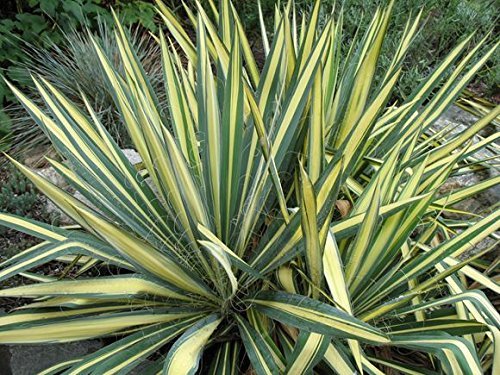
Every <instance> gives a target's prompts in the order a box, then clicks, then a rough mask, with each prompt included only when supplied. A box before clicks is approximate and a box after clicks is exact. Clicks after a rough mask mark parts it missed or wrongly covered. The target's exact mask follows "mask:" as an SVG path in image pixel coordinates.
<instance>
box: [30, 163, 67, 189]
mask: <svg viewBox="0 0 500 375" xmlns="http://www.w3.org/2000/svg"><path fill="white" fill-rule="evenodd" d="M36 173H38V174H39V175H40V176H42V177H43V178H45V179H46V180H48V181H49V182H51V183H53V184H54V185H56V186H58V187H60V188H63V189H64V188H66V187H67V186H68V184H67V183H66V181H65V180H64V178H63V177H62V176H61V175H60V174H59V173H57V171H56V170H55V169H54V168H53V167H47V168H42V169H38V170H37V171H36Z"/></svg>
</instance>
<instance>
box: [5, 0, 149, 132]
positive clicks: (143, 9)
mask: <svg viewBox="0 0 500 375" xmlns="http://www.w3.org/2000/svg"><path fill="white" fill-rule="evenodd" d="M111 7H114V8H115V9H116V10H117V11H118V12H119V14H120V17H121V18H122V19H123V23H124V24H126V25H130V24H141V25H142V26H144V27H146V28H148V29H150V30H152V31H156V29H155V25H154V23H153V17H154V14H155V10H154V7H153V6H152V4H150V3H148V2H146V1H137V0H126V1H123V0H122V1H120V0H112V1H109V0H2V3H1V7H0V69H1V70H0V72H1V73H2V74H3V75H5V76H6V77H8V78H9V79H11V80H13V81H16V82H17V83H18V84H21V85H23V83H26V81H27V77H26V74H25V71H24V70H23V69H19V68H18V67H19V66H20V65H22V63H23V62H24V61H25V60H26V59H27V58H28V56H27V53H26V49H27V48H30V47H38V48H49V47H50V46H53V45H54V44H58V43H60V42H62V41H63V40H64V35H65V34H66V33H67V32H70V31H73V30H82V29H84V28H85V27H88V28H90V29H95V28H96V27H97V25H98V22H99V20H101V22H110V21H111V20H112V15H111V11H110V8H111ZM11 100H12V94H11V93H10V92H9V91H8V89H7V87H6V86H5V83H4V82H3V81H1V82H0V138H1V137H2V135H4V134H6V133H7V131H8V129H9V119H8V117H7V116H6V114H5V112H4V111H3V107H4V106H6V105H8V104H10V103H11Z"/></svg>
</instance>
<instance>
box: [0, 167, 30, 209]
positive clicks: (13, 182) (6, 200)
mask: <svg viewBox="0 0 500 375" xmlns="http://www.w3.org/2000/svg"><path fill="white" fill-rule="evenodd" d="M6 173H8V177H9V178H8V180H7V181H2V186H1V187H0V211H2V212H11V213H13V214H15V215H19V216H27V217H29V216H30V211H31V209H32V207H33V205H34V204H35V202H36V201H37V199H38V195H37V193H36V191H35V188H34V186H33V184H32V183H31V182H30V181H29V180H28V179H27V178H26V177H25V176H24V175H23V174H22V173H20V172H19V170H17V168H13V167H10V168H8V170H7V172H6Z"/></svg>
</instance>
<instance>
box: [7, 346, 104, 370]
mask: <svg viewBox="0 0 500 375" xmlns="http://www.w3.org/2000/svg"><path fill="white" fill-rule="evenodd" d="M101 347H102V343H101V341H99V340H87V341H79V342H69V343H64V344H50V345H47V344H44V345H9V346H3V347H2V351H0V353H2V356H3V357H4V358H1V357H0V363H3V362H2V361H5V360H6V359H8V360H9V365H8V367H7V368H6V369H5V368H4V370H2V372H1V374H2V375H4V374H6V375H7V374H12V375H33V374H36V373H38V372H40V371H42V370H45V369H46V368H49V367H51V366H53V365H55V364H57V363H60V362H63V361H68V360H70V359H74V358H78V357H81V356H84V355H87V354H89V353H92V352H94V351H96V350H98V349H99V348H101ZM5 357H10V358H5ZM9 371H10V372H9Z"/></svg>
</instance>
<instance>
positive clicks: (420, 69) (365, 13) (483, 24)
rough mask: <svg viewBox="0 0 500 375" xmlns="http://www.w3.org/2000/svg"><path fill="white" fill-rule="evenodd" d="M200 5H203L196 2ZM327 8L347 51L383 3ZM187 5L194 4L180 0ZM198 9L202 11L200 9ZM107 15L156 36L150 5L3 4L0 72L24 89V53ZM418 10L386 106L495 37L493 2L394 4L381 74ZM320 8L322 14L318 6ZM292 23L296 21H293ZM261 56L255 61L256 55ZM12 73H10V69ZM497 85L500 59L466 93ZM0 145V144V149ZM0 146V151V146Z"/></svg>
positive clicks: (5, 101) (141, 0) (349, 2)
mask: <svg viewBox="0 0 500 375" xmlns="http://www.w3.org/2000/svg"><path fill="white" fill-rule="evenodd" d="M201 2H202V3H204V2H205V3H206V0H202V1H201ZM276 2H277V1H276V0H261V3H262V9H263V12H264V18H265V20H266V22H268V24H269V29H272V28H271V24H272V22H273V16H274V7H275V4H276ZM295 2H296V4H297V5H298V8H303V9H304V8H305V9H307V8H308V7H310V6H312V3H313V0H295ZM335 2H336V3H337V6H336V7H335V11H336V12H340V10H341V9H343V11H344V33H345V41H346V43H345V45H344V48H345V49H347V48H348V47H349V41H350V40H352V38H353V36H354V34H355V33H356V30H357V28H358V25H359V23H360V19H362V25H363V26H367V24H368V22H369V21H370V20H371V18H372V15H373V14H374V12H375V9H376V7H377V6H379V5H383V4H385V3H386V2H387V1H386V0H337V1H335V0H323V3H325V4H327V5H331V6H333V5H334V3H335ZM166 3H167V4H168V5H169V6H170V7H171V8H172V9H174V10H175V11H176V12H177V13H178V14H179V17H180V19H181V21H182V20H183V19H184V20H185V21H186V22H187V16H186V15H185V14H184V12H183V9H182V4H181V2H179V1H175V0H170V1H166ZM186 3H188V4H190V5H193V4H194V0H186ZM205 5H206V4H205ZM235 6H236V8H237V9H238V12H239V14H240V15H241V18H242V21H243V23H244V25H245V29H246V30H248V31H249V36H250V42H251V43H252V44H253V47H254V49H255V50H256V55H257V58H258V56H259V53H258V50H259V49H261V48H262V47H261V43H260V31H259V30H260V29H259V24H258V11H257V1H246V0H245V1H237V2H235ZM111 7H113V8H115V9H116V10H117V11H118V12H119V13H120V16H121V18H122V19H123V23H124V24H125V25H132V24H140V25H142V26H144V27H145V28H147V29H150V30H151V31H156V26H155V25H154V22H153V19H154V16H155V10H154V7H153V1H152V0H3V1H2V7H1V8H0V72H1V73H3V74H4V75H5V76H7V77H8V78H9V79H11V80H13V81H16V82H17V84H18V85H21V86H23V84H25V83H26V82H27V75H26V69H19V68H18V67H19V66H21V65H23V64H22V63H24V62H25V61H26V59H27V57H28V56H27V53H26V50H27V49H29V48H31V47H36V48H47V49H49V48H51V47H53V46H54V45H58V44H62V43H63V42H64V39H65V34H66V33H67V32H70V31H74V30H81V29H83V28H84V27H89V28H90V29H92V30H96V29H97V27H98V20H99V19H100V20H102V21H104V22H106V23H108V22H109V21H110V20H111V18H112V17H111V11H110V8H111ZM422 7H424V12H423V20H424V22H425V25H424V27H423V28H422V30H421V31H420V33H419V34H418V35H417V37H416V40H415V42H414V43H413V45H412V47H411V49H410V50H409V52H408V56H407V58H406V60H405V62H404V73H403V74H402V76H401V79H400V82H399V83H398V85H397V87H396V90H395V92H394V99H395V100H399V101H401V100H402V99H404V98H405V97H406V96H407V95H408V94H409V93H410V91H411V88H414V87H415V86H416V85H418V83H419V82H421V81H422V80H423V79H424V78H425V77H427V76H428V74H429V73H430V72H431V71H432V70H433V69H434V68H435V66H436V64H437V62H439V61H441V60H442V59H443V57H444V56H445V55H446V54H447V53H448V52H449V51H450V50H451V48H452V46H453V45H455V43H456V42H457V40H458V39H460V38H462V37H464V35H468V34H470V33H473V32H475V36H474V41H473V43H471V45H474V44H475V43H474V42H477V41H479V40H480V39H481V38H483V37H484V36H485V35H486V34H487V33H488V32H490V31H493V35H492V37H491V40H492V41H494V40H496V39H497V38H498V35H499V28H498V26H496V25H497V23H498V22H497V20H498V15H497V12H496V10H497V9H498V2H497V1H496V0H397V1H396V2H395V6H394V17H393V18H392V21H391V22H392V24H391V25H390V28H389V30H390V31H389V33H388V35H387V40H386V42H385V45H384V51H383V53H382V56H381V59H380V65H381V66H380V69H381V71H383V70H385V69H386V68H387V65H388V64H389V61H390V59H391V58H392V54H393V51H394V49H395V48H396V45H397V40H398V37H399V34H400V33H401V32H402V30H403V28H404V22H405V20H406V19H408V15H409V14H410V13H412V14H416V13H417V12H418V11H419V10H420V9H421V8H422ZM325 8H327V7H325ZM299 17H300V15H299ZM261 55H263V54H261ZM15 67H17V68H15ZM499 85H500V55H499V54H496V55H494V56H493V58H492V59H491V61H490V62H488V64H487V65H486V66H485V67H484V68H483V69H482V70H481V71H480V72H479V74H478V76H477V77H476V79H475V81H474V82H473V83H472V86H473V87H474V88H476V92H479V93H481V94H485V95H486V96H488V97H497V96H498V94H499ZM11 99H12V96H11V94H10V93H9V91H8V90H7V88H6V87H5V84H4V83H3V81H2V82H0V138H2V137H3V135H6V134H7V133H8V132H9V129H10V119H9V117H8V116H7V114H6V113H5V111H3V107H4V106H7V105H9V104H10V103H11ZM0 144H1V143H0ZM0 147H1V146H0Z"/></svg>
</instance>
